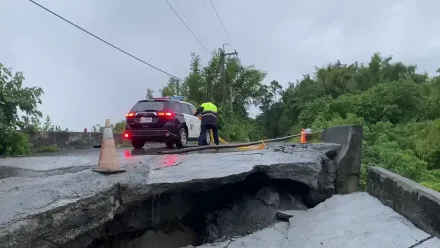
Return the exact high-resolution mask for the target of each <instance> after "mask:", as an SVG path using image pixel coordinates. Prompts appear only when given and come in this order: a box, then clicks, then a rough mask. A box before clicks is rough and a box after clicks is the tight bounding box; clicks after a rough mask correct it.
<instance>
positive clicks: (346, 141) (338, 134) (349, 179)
mask: <svg viewBox="0 0 440 248" xmlns="http://www.w3.org/2000/svg"><path fill="white" fill-rule="evenodd" d="M362 135H363V127H362V126H361V125H346V126H337V127H332V128H328V129H325V130H324V131H323V132H322V134H321V140H322V142H324V143H336V144H340V145H342V148H341V151H340V152H339V153H338V155H337V156H336V158H335V162H336V163H337V165H338V168H337V176H336V185H335V186H336V193H337V194H350V193H353V192H356V191H357V190H358V187H359V178H360V171H361V157H362Z"/></svg>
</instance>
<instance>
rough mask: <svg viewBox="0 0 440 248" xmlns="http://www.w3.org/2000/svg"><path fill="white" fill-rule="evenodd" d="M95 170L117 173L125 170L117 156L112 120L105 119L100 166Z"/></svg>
mask: <svg viewBox="0 0 440 248" xmlns="http://www.w3.org/2000/svg"><path fill="white" fill-rule="evenodd" d="M93 171H95V172H99V173H102V174H116V173H121V172H125V170H122V169H121V167H120V166H119V162H118V158H117V156H116V145H115V140H114V137H113V131H112V126H111V124H110V120H109V119H106V120H105V127H104V132H103V134H102V141H101V154H99V163H98V168H96V169H93Z"/></svg>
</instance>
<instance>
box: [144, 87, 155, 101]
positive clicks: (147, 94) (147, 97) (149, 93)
mask: <svg viewBox="0 0 440 248" xmlns="http://www.w3.org/2000/svg"><path fill="white" fill-rule="evenodd" d="M153 97H154V90H152V89H150V88H148V89H147V92H146V94H145V98H146V99H150V98H153Z"/></svg>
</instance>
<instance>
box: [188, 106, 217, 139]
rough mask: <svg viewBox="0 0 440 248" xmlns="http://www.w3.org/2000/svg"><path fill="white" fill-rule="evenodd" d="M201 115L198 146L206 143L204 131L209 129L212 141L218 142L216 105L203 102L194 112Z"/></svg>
mask: <svg viewBox="0 0 440 248" xmlns="http://www.w3.org/2000/svg"><path fill="white" fill-rule="evenodd" d="M199 114H200V115H201V116H202V122H201V124H200V135H199V140H198V143H199V146H203V145H206V131H207V130H209V129H211V130H212V135H213V136H214V143H215V144H216V145H218V144H219V143H220V141H219V138H218V127H219V123H218V115H217V106H215V105H214V104H213V103H211V102H205V103H203V104H202V105H201V106H200V108H198V109H197V110H196V112H195V113H194V115H195V116H198V115H199Z"/></svg>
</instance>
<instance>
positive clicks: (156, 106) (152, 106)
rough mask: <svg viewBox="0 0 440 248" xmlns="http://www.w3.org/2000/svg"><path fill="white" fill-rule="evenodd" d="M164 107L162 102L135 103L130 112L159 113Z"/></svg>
mask: <svg viewBox="0 0 440 248" xmlns="http://www.w3.org/2000/svg"><path fill="white" fill-rule="evenodd" d="M164 106H165V102H162V101H154V102H138V103H136V104H135V105H134V106H133V108H132V109H131V111H133V112H141V111H147V110H150V111H161V110H163V108H164Z"/></svg>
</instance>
